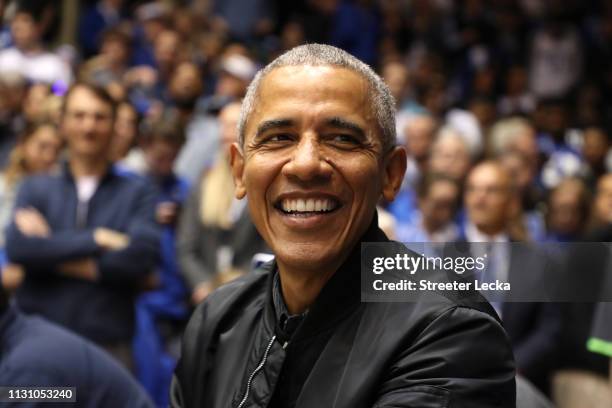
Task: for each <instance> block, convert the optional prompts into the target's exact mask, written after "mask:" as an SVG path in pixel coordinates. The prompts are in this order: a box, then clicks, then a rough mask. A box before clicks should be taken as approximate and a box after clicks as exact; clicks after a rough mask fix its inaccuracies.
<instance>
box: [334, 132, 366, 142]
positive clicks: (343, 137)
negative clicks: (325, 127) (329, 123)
mask: <svg viewBox="0 0 612 408" xmlns="http://www.w3.org/2000/svg"><path fill="white" fill-rule="evenodd" d="M330 139H331V141H332V142H335V143H341V144H351V145H358V144H359V140H358V139H357V138H356V137H355V136H352V135H349V134H345V133H339V134H335V135H331V137H330Z"/></svg>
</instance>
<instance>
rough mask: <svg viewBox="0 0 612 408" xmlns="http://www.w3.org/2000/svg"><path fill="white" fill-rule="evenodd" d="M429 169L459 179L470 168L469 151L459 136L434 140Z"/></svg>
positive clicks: (461, 178)
mask: <svg viewBox="0 0 612 408" xmlns="http://www.w3.org/2000/svg"><path fill="white" fill-rule="evenodd" d="M429 167H430V170H431V171H432V172H434V173H440V174H444V175H447V176H449V177H452V178H454V179H455V180H458V181H461V180H463V178H464V177H465V175H466V173H467V171H468V170H469V168H470V153H469V152H468V150H467V147H466V146H465V144H464V143H463V142H462V141H461V140H460V139H459V137H447V138H444V139H443V140H440V141H438V142H436V143H435V144H434V145H433V147H432V151H431V157H430V162H429Z"/></svg>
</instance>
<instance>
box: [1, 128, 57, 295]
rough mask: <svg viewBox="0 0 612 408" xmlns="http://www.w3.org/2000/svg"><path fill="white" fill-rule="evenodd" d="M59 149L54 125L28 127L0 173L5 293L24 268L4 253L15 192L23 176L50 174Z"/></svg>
mask: <svg viewBox="0 0 612 408" xmlns="http://www.w3.org/2000/svg"><path fill="white" fill-rule="evenodd" d="M61 147H62V140H61V138H60V135H59V132H58V130H57V129H56V128H55V126H54V125H53V124H51V123H48V122H43V123H38V124H33V125H30V126H29V127H28V128H26V130H25V131H24V133H23V135H22V137H21V138H20V139H19V141H18V144H17V145H16V146H15V148H14V149H13V151H12V152H11V156H10V160H9V164H8V166H7V167H6V169H5V170H4V172H3V173H2V174H0V275H1V278H2V279H1V282H0V287H4V288H5V289H6V290H9V291H14V290H15V289H17V288H18V287H19V285H20V284H21V282H22V281H23V276H24V273H23V268H21V267H20V266H19V265H15V264H11V263H7V262H6V256H5V254H4V247H5V236H4V234H5V230H6V228H7V227H8V225H9V223H10V222H11V216H12V213H13V207H14V205H15V199H16V196H17V191H18V189H19V186H20V184H21V182H22V180H23V179H24V178H25V177H27V176H30V175H33V174H37V173H45V172H49V171H51V170H52V169H53V167H54V165H55V164H56V162H57V158H58V156H59V153H60V149H61ZM0 290H1V289H0Z"/></svg>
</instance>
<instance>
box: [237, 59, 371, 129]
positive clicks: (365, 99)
mask: <svg viewBox="0 0 612 408" xmlns="http://www.w3.org/2000/svg"><path fill="white" fill-rule="evenodd" d="M371 94H372V93H371V86H370V85H369V83H368V81H367V80H366V79H365V78H363V77H362V76H361V75H360V74H359V73H357V72H354V71H352V70H350V69H347V68H344V67H336V66H329V65H320V66H319V65H317V66H310V65H306V66H284V67H278V68H275V69H273V70H272V71H270V72H269V73H267V74H266V75H265V76H264V77H263V78H262V79H261V83H260V85H259V89H258V92H257V95H256V97H255V103H254V104H253V109H252V111H251V114H250V117H249V122H250V123H247V129H250V130H251V131H252V129H253V128H254V126H256V125H257V124H256V123H255V122H259V121H260V120H262V119H264V118H266V119H269V118H270V116H275V115H283V114H291V115H295V116H296V117H298V118H299V117H301V116H305V115H306V114H311V115H315V114H320V115H322V116H324V115H333V114H338V115H346V116H351V117H352V118H353V119H359V120H361V121H362V122H363V124H364V125H366V126H367V127H368V129H367V130H372V131H373V132H374V133H375V134H378V129H377V126H376V124H377V122H376V119H375V115H374V109H373V106H372V97H371ZM321 119H323V117H321ZM248 133H249V132H248V131H247V135H248Z"/></svg>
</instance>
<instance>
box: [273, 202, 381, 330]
mask: <svg viewBox="0 0 612 408" xmlns="http://www.w3.org/2000/svg"><path fill="white" fill-rule="evenodd" d="M387 241H389V239H388V238H387V236H386V235H385V234H384V232H383V231H382V230H381V229H380V228H379V227H378V216H377V214H374V217H373V219H372V222H371V223H370V226H369V227H368V229H367V230H366V232H365V234H364V235H363V236H362V237H361V239H359V240H358V241H357V244H356V245H355V246H354V247H353V249H352V250H351V252H350V254H349V255H348V257H347V259H346V261H345V262H344V263H343V264H342V265H341V266H340V268H339V269H338V270H337V271H336V273H334V275H333V276H332V277H331V278H330V279H329V281H328V282H327V283H326V284H325V286H324V287H323V289H322V290H321V292H320V293H319V295H318V296H317V298H316V300H315V301H314V303H313V304H312V306H311V307H310V308H309V310H308V313H307V314H306V316H305V318H304V320H303V321H302V323H301V324H300V326H299V327H298V328H297V330H296V332H295V333H294V335H293V336H292V338H291V341H292V342H296V341H299V340H302V339H305V338H309V337H311V336H314V335H317V334H318V333H321V332H323V331H326V330H328V329H329V328H331V327H334V326H336V325H337V323H338V321H340V320H341V319H342V318H344V317H345V316H346V315H347V314H348V313H350V312H351V311H353V310H354V309H355V308H356V307H357V306H359V304H360V302H361V243H362V242H387ZM275 270H276V263H275V262H273V263H272V264H271V265H270V272H271V273H270V274H269V275H270V276H269V282H268V299H267V302H266V308H267V311H266V318H267V320H268V321H269V322H274V323H272V324H270V325H269V326H268V327H270V328H271V327H275V326H276V323H277V322H276V320H277V318H276V313H275V309H274V304H273V303H274V302H273V288H274V275H275V273H274V272H275ZM277 331H278V330H277Z"/></svg>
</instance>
